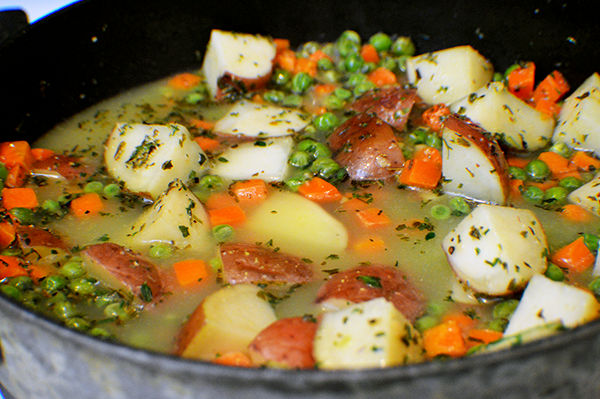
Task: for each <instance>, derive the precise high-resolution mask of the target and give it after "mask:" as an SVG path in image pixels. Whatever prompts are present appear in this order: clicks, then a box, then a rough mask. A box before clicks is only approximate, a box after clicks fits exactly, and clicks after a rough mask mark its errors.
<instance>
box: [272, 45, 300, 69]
mask: <svg viewBox="0 0 600 399" xmlns="http://www.w3.org/2000/svg"><path fill="white" fill-rule="evenodd" d="M275 64H276V65H279V66H280V67H281V68H282V69H285V70H286V71H288V72H294V69H295V66H296V53H295V52H294V51H293V50H290V49H282V50H281V51H278V52H277V55H276V56H275Z"/></svg>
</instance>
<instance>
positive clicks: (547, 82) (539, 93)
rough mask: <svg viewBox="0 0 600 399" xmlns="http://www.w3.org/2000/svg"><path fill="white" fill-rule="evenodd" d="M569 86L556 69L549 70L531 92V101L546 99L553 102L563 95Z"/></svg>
mask: <svg viewBox="0 0 600 399" xmlns="http://www.w3.org/2000/svg"><path fill="white" fill-rule="evenodd" d="M569 89H570V87H569V84H568V83H567V81H566V80H565V77H564V76H563V75H562V74H561V73H560V72H558V71H554V72H551V73H550V74H548V76H546V77H545V78H544V80H542V81H541V82H540V83H539V84H538V85H537V87H536V88H535V90H534V92H533V102H534V104H537V103H538V102H539V101H548V102H550V103H555V102H557V101H558V100H560V98H561V97H562V96H564V95H565V94H566V93H567V92H568V91H569Z"/></svg>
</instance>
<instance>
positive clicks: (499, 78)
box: [492, 72, 504, 82]
mask: <svg viewBox="0 0 600 399" xmlns="http://www.w3.org/2000/svg"><path fill="white" fill-rule="evenodd" d="M502 80H504V75H503V74H501V73H500V72H494V74H493V75H492V81H494V82H501V81H502Z"/></svg>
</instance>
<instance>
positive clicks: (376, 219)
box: [356, 208, 392, 229]
mask: <svg viewBox="0 0 600 399" xmlns="http://www.w3.org/2000/svg"><path fill="white" fill-rule="evenodd" d="M356 215H357V216H358V220H360V222H361V223H362V224H363V226H365V227H366V228H368V229H376V228H379V227H383V226H388V225H389V224H390V223H391V222H392V221H391V220H390V218H389V217H387V215H386V214H384V213H383V211H382V210H381V209H377V208H368V209H364V210H361V211H358V212H357V213H356Z"/></svg>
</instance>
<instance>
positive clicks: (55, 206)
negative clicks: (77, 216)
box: [42, 199, 60, 214]
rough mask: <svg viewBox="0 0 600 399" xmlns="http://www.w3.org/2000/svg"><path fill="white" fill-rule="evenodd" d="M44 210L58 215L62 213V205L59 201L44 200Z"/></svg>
mask: <svg viewBox="0 0 600 399" xmlns="http://www.w3.org/2000/svg"><path fill="white" fill-rule="evenodd" d="M42 209H44V210H46V211H48V212H50V213H53V214H56V213H59V212H60V203H59V202H58V201H55V200H49V199H47V200H44V202H42Z"/></svg>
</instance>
